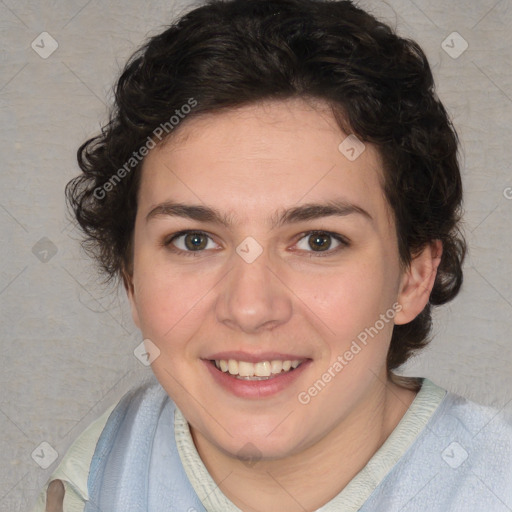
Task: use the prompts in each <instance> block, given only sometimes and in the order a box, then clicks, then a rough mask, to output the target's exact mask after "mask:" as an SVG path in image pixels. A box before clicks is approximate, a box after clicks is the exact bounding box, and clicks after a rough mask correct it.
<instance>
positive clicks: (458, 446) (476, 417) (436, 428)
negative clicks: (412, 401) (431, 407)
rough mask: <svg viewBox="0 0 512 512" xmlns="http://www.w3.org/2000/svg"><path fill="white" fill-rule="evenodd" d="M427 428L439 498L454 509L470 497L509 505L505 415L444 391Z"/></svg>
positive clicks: (511, 444)
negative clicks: (446, 496)
mask: <svg viewBox="0 0 512 512" xmlns="http://www.w3.org/2000/svg"><path fill="white" fill-rule="evenodd" d="M432 420H433V421H432V422H431V424H430V426H429V427H430V429H431V432H430V436H429V438H430V442H429V443H428V444H430V448H434V447H435V448H436V449H435V450H434V451H433V452H431V453H434V454H435V457H436V458H437V459H438V461H439V462H438V464H437V465H436V466H437V467H438V468H439V470H440V472H439V473H438V477H439V476H442V478H440V480H439V483H438V485H439V487H440V489H439V494H440V495H442V494H444V492H446V493H447V495H450V498H449V500H448V501H447V502H446V503H450V506H452V508H453V510H459V509H458V508H457V506H458V505H459V504H462V503H466V502H467V500H468V499H470V498H471V500H472V501H471V502H472V504H473V506H474V508H470V509H467V510H477V509H478V505H481V506H482V507H487V509H489V510H491V509H492V510H497V509H499V507H501V506H503V504H504V503H506V504H507V506H508V507H512V421H511V417H510V411H507V410H506V408H495V407H490V406H485V405H481V404H479V403H477V402H474V401H472V400H470V399H468V398H465V397H462V396H460V395H458V394H455V393H451V392H448V393H447V395H446V397H445V399H444V400H443V401H442V402H441V404H440V406H439V408H438V410H437V411H436V414H435V415H434V416H433V418H432ZM436 452H437V453H436Z"/></svg>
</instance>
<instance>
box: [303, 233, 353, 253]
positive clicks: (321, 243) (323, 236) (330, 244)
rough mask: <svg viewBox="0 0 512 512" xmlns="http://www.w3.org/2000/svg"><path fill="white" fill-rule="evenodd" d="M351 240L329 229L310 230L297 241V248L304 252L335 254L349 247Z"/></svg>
mask: <svg viewBox="0 0 512 512" xmlns="http://www.w3.org/2000/svg"><path fill="white" fill-rule="evenodd" d="M348 246H349V242H348V240H346V239H345V238H344V237H343V236H341V235H338V234H337V233H330V232H328V231H310V232H308V233H304V234H303V236H302V238H300V240H299V241H298V243H297V248H298V249H300V250H301V251H304V252H309V253H310V255H311V254H313V253H317V255H320V254H319V253H326V255H329V254H334V253H335V252H337V251H338V250H339V249H342V248H343V247H348Z"/></svg>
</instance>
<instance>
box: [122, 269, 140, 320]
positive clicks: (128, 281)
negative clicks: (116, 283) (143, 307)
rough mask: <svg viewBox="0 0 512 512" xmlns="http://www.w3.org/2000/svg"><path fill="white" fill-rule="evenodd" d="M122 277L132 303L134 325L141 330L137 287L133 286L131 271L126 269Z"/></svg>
mask: <svg viewBox="0 0 512 512" xmlns="http://www.w3.org/2000/svg"><path fill="white" fill-rule="evenodd" d="M121 275H122V277H123V284H124V289H125V290H126V295H127V296H128V300H129V301H130V307H131V311H132V319H133V323H134V324H135V325H136V326H137V327H138V328H139V329H140V321H139V312H138V310H137V301H136V299H135V287H134V285H133V275H132V273H131V272H130V271H128V270H127V269H125V268H124V269H123V270H122V271H121Z"/></svg>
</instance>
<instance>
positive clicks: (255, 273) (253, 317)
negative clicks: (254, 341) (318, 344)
mask: <svg viewBox="0 0 512 512" xmlns="http://www.w3.org/2000/svg"><path fill="white" fill-rule="evenodd" d="M277 275H278V273H277V272H276V270H274V269H271V268H270V264H269V261H268V258H267V256H266V253H265V251H264V252H263V254H261V255H260V256H259V257H258V258H257V259H256V260H255V261H253V262H252V263H247V262H246V261H244V260H243V259H242V258H241V257H239V256H238V255H237V254H234V255H233V268H232V270H231V271H230V272H228V273H227V275H226V277H225V279H223V280H222V281H221V284H220V285H221V287H220V289H219V294H218V297H217V302H216V317H217V320H218V321H219V322H221V323H224V324H225V325H226V326H228V327H229V328H231V329H236V330H241V331H243V332H245V333H258V332H260V331H265V330H272V329H275V328H276V327H278V326H279V325H282V324H284V323H286V322H287V321H288V320H290V318H291V315H292V309H293V308H292V300H291V292H290V291H289V290H288V288H287V287H286V285H285V284H284V283H283V282H282V281H281V280H280V279H279V278H278V276H277Z"/></svg>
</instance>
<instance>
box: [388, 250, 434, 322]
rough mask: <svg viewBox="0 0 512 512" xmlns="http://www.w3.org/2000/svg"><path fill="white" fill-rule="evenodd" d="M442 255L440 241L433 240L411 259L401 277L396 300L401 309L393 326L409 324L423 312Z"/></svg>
mask: <svg viewBox="0 0 512 512" xmlns="http://www.w3.org/2000/svg"><path fill="white" fill-rule="evenodd" d="M442 254H443V244H442V242H441V240H434V241H432V242H431V243H429V244H427V245H426V246H425V247H424V248H423V249H422V251H421V252H420V253H419V254H417V255H416V256H415V257H414V258H413V259H412V261H411V263H410V264H409V267H408V268H407V269H406V270H405V272H404V274H403V275H402V280H401V283H400V289H399V294H398V298H397V302H398V303H399V304H400V305H401V306H402V309H401V310H400V311H398V312H397V313H396V316H395V324H397V325H400V324H406V323H409V322H411V321H412V320H414V319H415V318H416V317H417V316H418V315H419V314H420V313H421V312H422V311H423V309H424V308H425V306H426V305H427V303H428V300H429V298H430V292H431V291H432V288H433V287H434V282H435V279H436V275H437V269H438V267H439V264H440V263H441V255H442Z"/></svg>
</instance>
